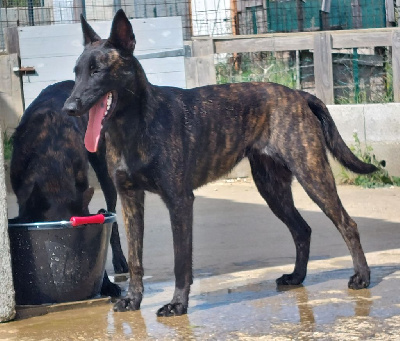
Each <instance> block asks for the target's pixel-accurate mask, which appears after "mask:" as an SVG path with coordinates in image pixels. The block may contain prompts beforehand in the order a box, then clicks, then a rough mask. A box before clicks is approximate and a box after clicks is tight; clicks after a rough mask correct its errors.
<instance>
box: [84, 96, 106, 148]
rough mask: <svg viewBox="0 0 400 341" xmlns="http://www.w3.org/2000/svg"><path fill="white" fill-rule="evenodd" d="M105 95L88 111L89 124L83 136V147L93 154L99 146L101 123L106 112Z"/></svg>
mask: <svg viewBox="0 0 400 341" xmlns="http://www.w3.org/2000/svg"><path fill="white" fill-rule="evenodd" d="M107 95H108V94H105V95H104V96H103V97H102V98H100V99H99V101H98V102H97V103H96V104H95V105H94V106H93V107H91V108H90V110H89V123H88V126H87V129H86V134H85V147H86V149H87V150H88V151H89V152H91V153H94V152H96V151H97V146H98V144H99V139H100V132H101V122H102V121H103V117H104V114H105V113H106V110H107Z"/></svg>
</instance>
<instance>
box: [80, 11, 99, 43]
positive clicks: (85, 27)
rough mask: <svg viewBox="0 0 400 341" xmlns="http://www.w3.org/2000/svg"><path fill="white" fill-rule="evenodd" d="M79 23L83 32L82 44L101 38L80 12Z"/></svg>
mask: <svg viewBox="0 0 400 341" xmlns="http://www.w3.org/2000/svg"><path fill="white" fill-rule="evenodd" d="M81 25H82V33H83V42H84V45H85V46H86V45H88V44H91V43H94V42H95V41H99V40H101V38H100V37H99V35H98V34H97V33H96V32H95V31H94V30H93V28H92V27H91V26H90V25H89V24H88V23H87V21H86V19H85V18H84V17H83V15H82V14H81Z"/></svg>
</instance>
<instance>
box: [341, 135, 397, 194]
mask: <svg viewBox="0 0 400 341" xmlns="http://www.w3.org/2000/svg"><path fill="white" fill-rule="evenodd" d="M353 138H354V141H355V144H354V145H352V146H351V147H350V149H351V151H352V152H353V153H354V154H355V155H356V156H357V157H358V158H359V159H360V160H362V161H364V162H367V163H372V164H373V165H375V166H376V167H377V168H378V170H377V171H376V172H374V173H372V174H366V175H359V174H354V173H351V172H350V171H348V170H347V169H345V168H344V167H342V170H341V173H340V181H341V182H342V183H344V184H350V185H356V186H362V187H365V188H375V187H385V186H400V177H396V176H390V175H389V173H388V171H387V170H386V169H385V165H386V162H385V161H379V160H378V159H377V158H376V157H375V155H374V154H373V148H372V147H371V146H369V145H366V146H365V147H364V148H362V146H361V141H360V139H359V137H358V135H357V133H354V134H353Z"/></svg>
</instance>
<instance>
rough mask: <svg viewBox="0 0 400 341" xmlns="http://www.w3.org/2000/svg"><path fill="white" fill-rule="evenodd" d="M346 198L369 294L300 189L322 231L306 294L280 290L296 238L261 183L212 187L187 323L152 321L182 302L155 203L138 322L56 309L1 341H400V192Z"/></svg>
mask: <svg viewBox="0 0 400 341" xmlns="http://www.w3.org/2000/svg"><path fill="white" fill-rule="evenodd" d="M339 193H340V196H341V198H342V201H343V203H344V205H345V207H346V208H347V209H348V211H349V213H350V214H351V215H352V216H353V217H354V218H355V220H356V221H357V223H358V224H359V228H360V233H361V238H362V242H363V245H364V249H365V250H366V251H367V260H368V262H369V264H370V267H371V276H372V283H371V286H370V288H368V289H363V290H359V291H354V290H349V289H347V281H348V278H349V277H350V276H351V275H352V274H353V270H352V262H351V259H350V257H349V256H348V251H347V250H346V247H345V245H344V242H343V241H342V240H341V237H340V236H338V232H337V231H336V230H335V228H334V227H333V226H331V225H330V223H329V221H327V220H326V218H325V217H324V215H323V214H322V213H320V211H319V210H318V209H317V208H316V207H315V205H314V204H313V203H312V202H311V201H309V199H308V198H307V197H306V196H305V195H304V193H303V192H302V191H301V189H299V187H298V185H296V184H295V186H294V194H295V198H296V202H297V206H298V207H299V208H300V209H301V214H302V215H303V216H304V217H305V218H306V220H307V221H308V222H309V223H310V225H311V226H312V227H313V237H312V248H311V259H312V260H311V261H310V263H309V268H308V269H309V271H308V275H307V278H306V280H305V282H304V285H303V286H301V287H290V288H277V287H276V285H275V279H276V278H277V277H279V276H281V275H282V274H283V273H289V272H291V271H292V269H293V261H294V258H293V257H294V246H293V242H292V241H291V238H290V236H289V233H288V231H287V230H286V229H285V228H284V227H282V226H281V225H280V223H279V222H278V221H277V220H274V219H275V218H273V217H272V215H271V213H270V212H269V210H268V209H267V208H266V207H265V204H263V203H262V200H260V199H259V197H258V196H257V195H256V192H255V190H254V186H253V185H252V184H243V183H241V184H238V183H236V184H229V183H228V184H227V183H220V184H212V185H209V186H207V187H205V188H202V189H200V190H199V191H198V192H197V193H196V194H197V197H198V199H197V200H196V204H197V206H196V211H195V221H196V223H195V238H194V240H195V248H194V257H195V264H194V269H195V277H196V279H195V281H194V284H193V286H192V291H191V295H190V308H189V314H188V315H186V316H182V317H173V318H157V317H156V314H155V313H156V311H157V309H158V308H159V307H160V306H161V305H162V304H165V303H167V302H168V301H169V300H170V299H171V297H172V293H173V283H172V282H171V281H167V280H166V279H172V259H170V258H172V249H170V248H172V243H171V244H170V242H169V238H170V237H168V235H169V234H170V230H169V226H168V216H167V214H166V212H165V211H164V209H162V208H159V205H160V203H159V202H158V201H157V200H158V199H155V198H152V197H150V199H149V201H148V208H149V209H148V210H149V211H150V212H149V213H146V214H147V224H146V226H147V230H146V232H147V235H146V237H145V238H147V240H145V275H146V276H148V277H147V278H146V280H145V295H144V299H143V302H142V306H141V310H140V311H137V312H125V313H115V312H113V311H112V304H110V303H107V302H105V301H104V300H95V301H94V302H92V304H91V305H89V306H88V304H87V303H86V304H81V305H78V308H75V309H69V308H68V307H65V305H58V306H55V307H53V308H54V309H53V312H51V313H49V314H46V315H44V316H37V317H30V318H26V319H22V320H18V321H13V322H10V323H7V324H2V325H0V340H190V339H196V340H400V295H399V292H400V289H399V280H400V261H399V260H400V248H399V247H400V246H399V245H400V213H399V212H398V210H399V208H400V189H398V188H392V189H380V190H363V189H359V188H354V187H340V188H339ZM96 200H99V201H101V199H100V198H95V201H94V202H93V205H95V207H97V205H98V203H97V202H96ZM9 201H10V202H12V198H10V200H9ZM239 204H240V205H239ZM11 206H13V205H11ZM241 206H244V207H242V208H241ZM12 209H13V207H10V210H9V212H10V216H12V211H11V210H12ZM265 225H267V226H268V228H267V229H266V228H265ZM200 229H201V230H203V231H204V230H205V232H200V231H199V230H200ZM161 230H166V231H165V233H166V234H165V235H164V234H163V233H164V232H163V233H161ZM203 233H204V234H203ZM122 235H123V233H122ZM264 235H265V237H264ZM207 237H208V238H207ZM246 243H247V244H246ZM146 247H147V248H148V249H149V250H147V251H146ZM212 250H214V252H213V251H212ZM165 258H167V259H165ZM146 259H147V261H146ZM107 267H108V268H110V263H108V265H107ZM245 269H249V270H245ZM120 278H122V277H118V276H116V279H117V280H118V279H120ZM120 284H121V286H122V287H123V288H126V282H121V283H120ZM62 309H66V310H65V311H57V310H62Z"/></svg>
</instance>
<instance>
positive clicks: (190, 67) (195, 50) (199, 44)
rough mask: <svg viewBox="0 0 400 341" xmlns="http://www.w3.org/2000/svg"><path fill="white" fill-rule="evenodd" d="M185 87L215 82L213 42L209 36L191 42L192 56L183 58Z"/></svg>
mask: <svg viewBox="0 0 400 341" xmlns="http://www.w3.org/2000/svg"><path fill="white" fill-rule="evenodd" d="M185 69H186V87H187V88H194V87H198V86H203V85H210V84H215V83H216V82H217V76H216V73H215V65H214V42H213V40H212V39H211V38H208V39H195V40H193V42H192V57H191V58H185Z"/></svg>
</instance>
